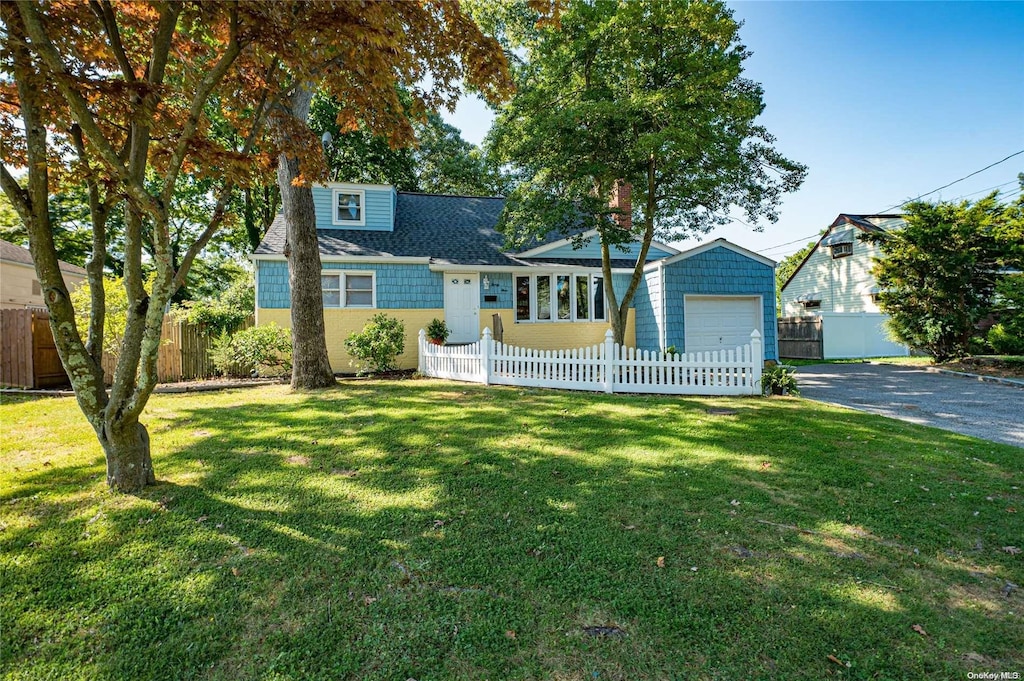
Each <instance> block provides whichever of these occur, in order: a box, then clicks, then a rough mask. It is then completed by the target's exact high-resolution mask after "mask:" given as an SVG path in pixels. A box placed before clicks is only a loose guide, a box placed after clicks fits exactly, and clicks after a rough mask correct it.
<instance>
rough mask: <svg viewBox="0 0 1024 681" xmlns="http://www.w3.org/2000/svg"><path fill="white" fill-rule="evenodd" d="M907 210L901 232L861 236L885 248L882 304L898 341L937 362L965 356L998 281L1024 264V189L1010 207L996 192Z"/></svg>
mask: <svg viewBox="0 0 1024 681" xmlns="http://www.w3.org/2000/svg"><path fill="white" fill-rule="evenodd" d="M905 212H906V215H905V219H906V226H905V227H903V228H902V229H899V230H896V231H893V232H889V233H886V234H865V235H862V236H861V237H860V238H861V239H862V240H864V241H868V242H871V243H875V244H877V245H878V247H879V249H880V250H881V252H882V257H881V258H879V259H878V261H877V262H876V264H875V267H874V274H875V277H876V278H877V280H878V286H879V288H880V290H881V292H880V293H879V306H880V307H881V309H882V310H883V311H884V312H886V313H888V314H889V316H890V318H891V320H890V323H889V324H890V329H891V331H892V332H893V334H894V335H895V337H896V338H897V339H898V340H900V341H901V342H903V343H905V344H907V345H909V346H910V347H912V348H915V349H917V350H922V351H924V352H927V353H928V354H930V355H932V356H933V357H934V358H935V359H936V361H938V362H945V361H947V360H950V359H958V358H961V357H964V356H966V355H967V354H969V352H970V341H971V338H972V336H974V335H975V333H976V325H977V323H978V322H979V321H980V320H981V319H982V318H983V317H985V316H986V315H987V314H988V313H989V311H990V310H991V308H992V302H993V295H994V293H995V291H996V285H997V283H998V282H999V281H1000V279H1001V278H1003V277H1005V275H1006V274H1007V272H1008V271H1012V270H1018V271H1019V270H1020V268H1021V267H1024V190H1022V192H1021V195H1020V196H1019V197H1018V199H1017V200H1016V201H1015V202H1013V203H1011V204H1009V205H1006V204H1001V203H1000V202H999V201H998V200H997V194H996V193H993V194H990V195H989V196H987V197H985V198H983V199H981V200H979V201H975V202H970V201H964V202H961V203H951V202H940V203H928V202H924V201H916V202H913V203H910V204H907V205H906V206H905Z"/></svg>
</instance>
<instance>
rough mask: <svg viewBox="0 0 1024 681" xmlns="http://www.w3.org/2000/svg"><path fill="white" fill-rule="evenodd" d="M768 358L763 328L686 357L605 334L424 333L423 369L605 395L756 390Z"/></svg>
mask: <svg viewBox="0 0 1024 681" xmlns="http://www.w3.org/2000/svg"><path fill="white" fill-rule="evenodd" d="M763 367H764V356H763V353H762V348H761V334H760V333H758V331H757V330H756V329H755V330H754V331H753V332H752V333H751V334H750V343H748V344H746V345H741V346H739V347H737V348H735V349H732V350H718V351H715V352H700V353H690V354H684V355H676V354H672V355H669V354H666V353H661V352H657V351H655V352H650V351H648V350H637V349H636V348H629V347H625V346H622V345H619V344H618V343H615V342H614V341H613V339H612V332H611V330H609V331H608V332H607V333H606V334H605V339H604V343H602V344H600V345H594V346H592V347H589V348H579V349H575V350H534V349H531V348H520V347H516V346H512V345H505V344H504V343H500V342H498V341H495V340H493V339H492V338H491V330H490V329H487V328H485V329H484V332H483V337H482V338H481V339H480V340H479V341H477V342H475V343H470V344H467V345H444V346H442V345H434V344H432V343H430V342H428V341H427V335H426V332H425V331H423V330H421V331H420V334H419V371H420V373H421V374H423V375H425V376H433V377H435V378H448V379H453V380H457V381H472V382H474V383H483V384H485V385H490V384H498V385H519V386H533V387H538V388H562V389H565V390H592V391H604V392H606V393H616V392H619V393H660V394H667V395H756V394H760V392H761V372H762V369H763Z"/></svg>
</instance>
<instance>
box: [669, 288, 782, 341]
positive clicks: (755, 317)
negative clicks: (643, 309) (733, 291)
mask: <svg viewBox="0 0 1024 681" xmlns="http://www.w3.org/2000/svg"><path fill="white" fill-rule="evenodd" d="M683 305H684V315H685V328H686V352H705V351H708V350H732V349H733V348H735V347H737V346H739V345H746V344H747V343H749V342H750V332H751V331H753V330H754V329H757V331H758V333H760V334H761V335H762V336H764V329H763V328H761V327H762V326H763V324H762V318H761V299H760V298H758V297H751V296H686V297H685V298H684V303H683Z"/></svg>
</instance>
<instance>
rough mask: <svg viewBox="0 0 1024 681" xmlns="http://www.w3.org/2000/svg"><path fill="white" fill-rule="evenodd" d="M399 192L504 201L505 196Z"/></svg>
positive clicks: (414, 194)
mask: <svg viewBox="0 0 1024 681" xmlns="http://www.w3.org/2000/svg"><path fill="white" fill-rule="evenodd" d="M397 193H398V194H408V195H410V196H437V197H441V198H446V199H494V200H499V201H504V200H505V198H506V197H504V196H474V195H472V194H432V193H430V192H397Z"/></svg>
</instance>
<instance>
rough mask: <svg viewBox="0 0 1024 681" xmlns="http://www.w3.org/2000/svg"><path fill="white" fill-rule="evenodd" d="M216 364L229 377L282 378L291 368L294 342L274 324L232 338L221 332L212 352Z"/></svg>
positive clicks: (211, 355)
mask: <svg viewBox="0 0 1024 681" xmlns="http://www.w3.org/2000/svg"><path fill="white" fill-rule="evenodd" d="M210 357H211V359H213V365H214V366H215V367H217V370H218V371H220V372H221V373H223V374H225V375H228V376H251V375H253V374H255V375H257V376H280V375H282V374H286V373H288V372H289V371H291V368H292V339H291V334H290V333H289V332H288V330H287V329H282V328H281V327H279V326H278V325H277V324H274V323H273V322H271V323H270V324H268V325H266V326H254V327H251V328H248V329H243V330H242V331H239V332H237V333H235V334H234V335H232V336H229V335H228V334H227V333H222V334H221V335H220V336H219V337H218V338H217V340H216V341H214V343H213V349H212V350H211V351H210Z"/></svg>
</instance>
